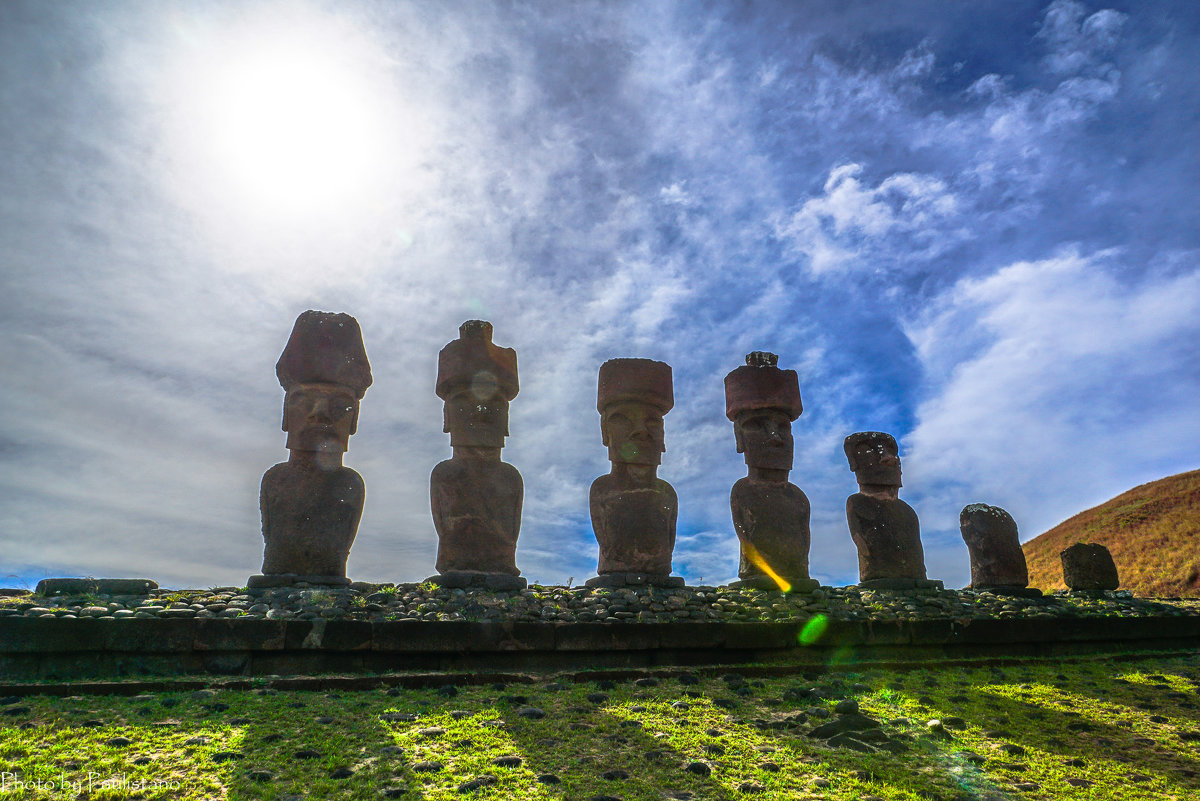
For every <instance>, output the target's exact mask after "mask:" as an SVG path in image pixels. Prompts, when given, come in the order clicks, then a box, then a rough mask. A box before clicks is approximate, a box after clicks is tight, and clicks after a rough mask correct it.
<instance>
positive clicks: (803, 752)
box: [0, 656, 1200, 801]
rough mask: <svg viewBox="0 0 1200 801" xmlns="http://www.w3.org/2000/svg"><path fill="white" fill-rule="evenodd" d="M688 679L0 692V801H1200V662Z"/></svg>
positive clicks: (708, 674)
mask: <svg viewBox="0 0 1200 801" xmlns="http://www.w3.org/2000/svg"><path fill="white" fill-rule="evenodd" d="M696 676H697V678H698V679H699V681H698V683H696V684H684V683H682V682H681V681H680V680H679V679H677V678H660V679H658V680H657V684H656V685H654V686H645V684H646V683H645V682H643V683H642V684H641V685H639V684H638V683H636V682H633V681H627V682H619V683H616V684H615V685H614V686H611V687H609V686H603V687H601V686H598V685H597V683H595V682H581V683H576V682H574V681H569V680H559V681H555V680H554V679H553V678H552V677H549V678H539V679H537V680H535V681H534V682H533V683H530V684H520V683H512V684H509V685H507V686H506V687H503V688H496V687H493V686H491V685H488V686H479V687H475V686H459V687H457V688H455V690H456V694H455V695H451V694H450V691H449V690H442V691H438V690H432V689H427V690H426V689H421V690H407V689H404V690H392V691H390V693H389V691H386V690H383V689H379V690H370V691H361V692H354V691H345V692H333V693H324V692H321V693H317V692H277V691H263V690H252V691H230V690H219V691H216V692H213V691H202V692H200V693H198V694H193V693H190V692H160V693H154V694H147V695H141V696H135V697H132V698H130V697H118V696H72V697H68V698H52V697H47V696H29V697H24V698H20V699H12V698H10V699H7V706H4V707H2V708H0V712H2V713H3V714H2V716H0V774H2V775H0V799H9V798H13V799H17V798H21V799H24V798H39V799H42V798H44V799H126V798H128V799H134V798H137V799H150V798H163V799H223V798H229V799H285V798H320V799H375V798H405V799H464V798H470V799H499V798H513V799H597V798H609V799H612V798H617V799H624V800H625V801H633V800H634V799H663V798H677V799H688V798H690V799H739V798H755V799H789V800H790V799H839V800H840V799H845V801H850V800H851V799H858V800H864V801H869V800H870V799H873V798H874V799H1097V800H1099V799H1113V801H1118V800H1120V801H1135V800H1136V799H1146V801H1151V799H1153V801H1163V799H1180V801H1183V800H1184V799H1193V798H1197V797H1200V709H1197V701H1198V700H1200V697H1198V688H1200V656H1195V657H1186V658H1178V659H1171V660H1162V659H1155V660H1150V659H1147V660H1144V661H1129V662H1113V661H1101V660H1096V661H1078V662H1072V663H1069V664H1062V665H1057V664H1038V665H1002V666H999V667H985V668H979V669H964V668H954V667H944V668H942V667H931V668H929V669H924V670H911V671H905V672H885V671H880V670H871V669H863V670H861V671H858V672H854V671H853V668H852V667H851V668H846V667H843V672H836V673H828V674H824V675H821V676H815V677H814V676H809V677H805V676H801V675H796V676H786V677H773V678H764V679H755V678H752V677H751V678H748V679H747V680H746V682H745V683H739V682H738V681H737V680H735V679H733V677H732V676H729V677H728V678H726V677H724V676H723V674H722V673H720V672H700V671H698V672H697V674H696ZM814 691H815V692H814ZM848 700H853V701H855V702H857V705H858V707H859V710H860V713H861V714H862V715H865V716H868V717H870V718H872V719H874V720H875V721H877V722H878V725H877V727H875V728H874V730H873V731H867V732H861V733H860V734H859V735H858V736H859V737H861V739H856V740H854V741H853V742H850V743H848V744H847V745H841V746H839V745H834V744H831V743H829V742H828V741H826V740H822V739H816V738H814V737H811V736H809V734H808V732H809V731H811V730H812V729H813V728H814V726H817V725H820V724H824V723H828V722H829V721H832V720H837V719H839V714H838V713H837V712H836V711H835V709H836V705H837V704H838V703H839V702H841V703H843V707H842V709H843V710H845V709H846V708H847V707H846V705H845V702H846V701H848ZM529 707H534V708H536V709H539V710H541V711H543V712H544V713H545V716H544V717H533V716H531V715H532V714H533V713H530V712H529V710H528V708H529ZM815 710H827V711H828V713H829V716H828V717H824V716H823V715H825V714H826V713H825V712H824V711H815ZM522 711H524V713H523V714H522ZM931 720H940V721H941V725H940V726H938V725H936V724H935V725H934V726H933V727H931V726H930V725H929V722H930V721H931ZM864 743H865V745H864Z"/></svg>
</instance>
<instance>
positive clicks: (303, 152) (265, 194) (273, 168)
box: [206, 43, 383, 214]
mask: <svg viewBox="0 0 1200 801" xmlns="http://www.w3.org/2000/svg"><path fill="white" fill-rule="evenodd" d="M206 105H207V106H208V107H209V109H210V110H211V116H210V118H209V119H210V123H211V130H210V132H209V135H210V139H209V142H210V146H211V152H212V156H213V167H214V169H215V170H217V172H218V174H221V175H222V177H223V178H224V179H225V180H226V182H227V183H228V185H229V187H230V188H231V189H233V190H235V191H238V192H240V193H242V194H243V196H244V197H245V199H246V200H247V201H248V204H249V205H250V206H252V207H259V208H269V209H273V210H274V213H283V214H292V213H304V212H309V211H322V210H325V209H328V208H334V207H336V206H337V205H339V204H341V203H344V202H347V201H348V200H349V199H350V198H351V196H352V195H353V194H354V193H355V192H356V191H362V190H364V189H365V188H366V186H367V185H368V184H369V183H370V179H371V165H372V161H373V160H375V159H379V158H381V156H382V154H383V146H382V145H383V142H382V139H383V136H382V131H381V130H380V128H381V123H380V120H379V119H378V118H377V117H376V115H375V114H373V110H372V107H371V98H370V96H369V93H368V92H367V91H366V87H365V86H364V85H363V81H362V79H361V77H360V76H356V75H354V74H353V72H352V71H351V70H350V69H348V68H347V65H345V64H344V63H340V60H339V59H338V58H336V57H335V54H331V53H327V52H321V51H320V50H317V51H314V50H312V49H311V48H303V47H301V45H300V44H299V43H284V44H281V45H275V46H270V47H266V48H263V49H261V50H259V51H256V52H250V53H246V54H244V55H242V56H241V57H240V58H236V59H234V60H233V61H231V62H229V63H227V64H223V65H221V67H220V68H219V70H218V72H217V74H216V75H214V76H213V81H212V84H211V89H210V96H209V97H208V98H207V103H206Z"/></svg>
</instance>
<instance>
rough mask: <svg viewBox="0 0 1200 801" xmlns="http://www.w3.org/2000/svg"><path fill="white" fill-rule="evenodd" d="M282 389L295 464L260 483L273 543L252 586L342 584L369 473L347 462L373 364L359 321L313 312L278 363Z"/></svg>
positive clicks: (299, 321) (265, 529)
mask: <svg viewBox="0 0 1200 801" xmlns="http://www.w3.org/2000/svg"><path fill="white" fill-rule="evenodd" d="M275 374H276V376H278V378H279V383H280V384H281V385H282V386H283V388H284V391H285V395H284V400H283V430H284V431H286V432H287V449H288V450H289V451H290V456H289V458H288V461H286V462H283V463H282V464H277V465H275V466H274V467H272V468H271V469H270V470H268V471H267V472H266V473H265V474H264V475H263V478H262V488H261V491H260V494H259V507H260V509H261V511H262V535H263V540H265V542H266V548H265V551H264V554H263V566H262V575H258V576H251V577H250V579H249V581H248V582H247V584H248V585H249V586H251V587H272V586H286V585H289V584H295V583H298V582H307V583H309V584H325V585H335V586H336V585H345V584H349V583H350V580H349V579H348V578H346V558H347V557H348V556H349V555H350V545H351V544H352V543H353V542H354V536H355V534H357V533H358V521H359V519H360V518H361V517H362V509H363V498H364V496H365V489H364V486H363V480H362V476H360V475H359V474H358V473H356V472H355V471H353V470H351V469H350V468H349V467H344V466H343V465H342V454H344V453H345V452H346V449H347V448H348V446H349V442H350V435H351V434H353V433H354V432H355V431H356V430H357V428H358V407H359V401H361V400H362V397H363V394H364V393H365V392H366V391H367V387H369V386H371V365H370V363H369V362H368V361H367V352H366V350H365V349H364V348H363V341H362V332H361V331H360V330H359V327H358V321H357V320H355V319H354V318H353V317H351V316H350V315H348V314H334V313H332V312H319V311H311V310H310V311H306V312H304V313H303V314H301V315H300V316H299V317H297V318H296V324H295V326H293V328H292V335H291V336H290V337H289V338H288V342H287V345H286V346H285V347H284V349H283V355H281V356H280V357H279V362H278V363H277V364H276V365H275Z"/></svg>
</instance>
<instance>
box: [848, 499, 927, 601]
mask: <svg viewBox="0 0 1200 801" xmlns="http://www.w3.org/2000/svg"><path fill="white" fill-rule="evenodd" d="M846 521H847V522H848V523H849V525H850V537H851V538H852V539H853V540H854V544H855V545H856V546H857V547H858V578H859V581H872V580H875V579H893V578H898V579H916V580H921V581H923V580H925V552H924V550H923V549H922V548H921V525H920V523H919V522H918V521H917V513H916V512H914V511H913V508H912V507H911V506H909V505H908V504H907V503H905V502H904V501H902V500H900V499H899V498H888V499H881V498H876V497H872V496H870V495H864V494H863V493H861V492H858V493H855V494H854V495H851V496H850V497H849V498H847V499H846Z"/></svg>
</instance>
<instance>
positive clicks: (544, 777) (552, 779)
mask: <svg viewBox="0 0 1200 801" xmlns="http://www.w3.org/2000/svg"><path fill="white" fill-rule="evenodd" d="M537 780H538V781H539V782H541V783H542V784H558V783H560V782H561V781H562V779H560V778H558V777H557V776H555V775H554V774H553V773H542V774H539V775H538V777H537Z"/></svg>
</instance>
